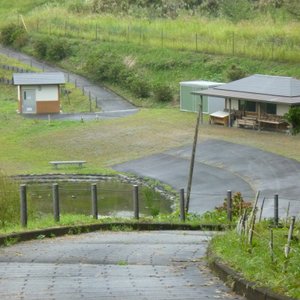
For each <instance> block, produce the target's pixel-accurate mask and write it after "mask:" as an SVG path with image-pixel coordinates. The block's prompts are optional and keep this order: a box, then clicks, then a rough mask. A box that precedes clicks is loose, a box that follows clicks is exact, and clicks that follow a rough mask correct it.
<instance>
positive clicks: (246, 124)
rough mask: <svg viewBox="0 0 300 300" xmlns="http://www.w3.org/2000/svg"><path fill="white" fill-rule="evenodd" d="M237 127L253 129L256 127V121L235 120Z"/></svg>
mask: <svg viewBox="0 0 300 300" xmlns="http://www.w3.org/2000/svg"><path fill="white" fill-rule="evenodd" d="M237 125H238V127H252V128H253V129H254V128H255V127H256V126H257V121H256V119H248V118H247V119H246V118H243V119H237Z"/></svg>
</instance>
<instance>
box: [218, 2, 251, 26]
mask: <svg viewBox="0 0 300 300" xmlns="http://www.w3.org/2000/svg"><path fill="white" fill-rule="evenodd" d="M220 13H221V15H222V16H224V17H225V18H226V19H228V20H230V21H232V22H233V23H237V22H239V21H241V20H249V19H251V18H252V17H253V6H252V4H251V2H250V1H249V0H222V1H220Z"/></svg>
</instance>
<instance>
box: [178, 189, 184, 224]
mask: <svg viewBox="0 0 300 300" xmlns="http://www.w3.org/2000/svg"><path fill="white" fill-rule="evenodd" d="M179 196H180V221H182V222H185V203H184V189H180V190H179Z"/></svg>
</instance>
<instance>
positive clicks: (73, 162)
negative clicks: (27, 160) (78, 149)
mask: <svg viewBox="0 0 300 300" xmlns="http://www.w3.org/2000/svg"><path fill="white" fill-rule="evenodd" d="M85 163H86V161H85V160H63V161H49V164H51V165H53V166H54V168H55V169H57V168H58V166H59V165H78V167H79V168H82V166H83V164H85Z"/></svg>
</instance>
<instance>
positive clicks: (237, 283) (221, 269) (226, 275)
mask: <svg viewBox="0 0 300 300" xmlns="http://www.w3.org/2000/svg"><path fill="white" fill-rule="evenodd" d="M207 256H208V260H209V267H210V269H211V270H212V271H213V272H214V273H215V274H217V276H218V277H219V278H220V279H221V280H223V281H224V282H225V283H226V284H227V285H228V286H229V287H230V288H231V289H232V290H233V291H234V292H235V293H236V294H239V295H242V296H244V297H246V298H247V299H248V300H297V299H295V298H290V297H287V296H284V295H279V294H276V293H274V292H272V291H271V290H270V289H268V288H265V287H257V283H255V282H251V281H247V280H245V279H244V278H243V277H242V275H241V274H239V273H238V272H236V271H235V270H234V269H232V268H230V267H229V266H227V265H226V264H224V263H223V262H222V261H221V259H220V258H219V257H217V256H215V255H214V254H213V253H212V252H211V251H210V250H209V251H208V253H207Z"/></svg>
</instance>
